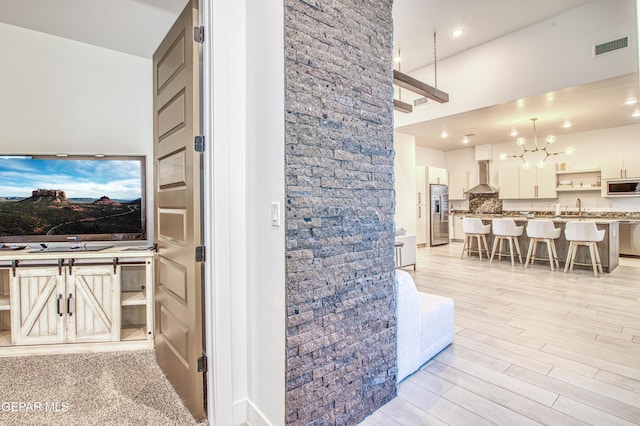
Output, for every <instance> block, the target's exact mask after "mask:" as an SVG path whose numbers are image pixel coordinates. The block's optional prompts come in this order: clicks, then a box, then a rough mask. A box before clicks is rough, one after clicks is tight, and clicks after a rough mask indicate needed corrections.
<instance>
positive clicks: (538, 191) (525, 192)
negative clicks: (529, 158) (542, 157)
mask: <svg viewBox="0 0 640 426" xmlns="http://www.w3.org/2000/svg"><path fill="white" fill-rule="evenodd" d="M519 174H520V198H556V197H557V195H558V194H557V192H556V171H555V170H554V169H553V168H552V167H545V168H543V169H539V168H536V167H534V168H531V169H529V170H526V169H523V168H520V169H519Z"/></svg>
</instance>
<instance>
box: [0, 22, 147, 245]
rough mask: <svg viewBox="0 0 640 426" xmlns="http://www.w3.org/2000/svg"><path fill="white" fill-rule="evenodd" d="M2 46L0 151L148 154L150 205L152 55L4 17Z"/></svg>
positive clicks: (14, 152)
mask: <svg viewBox="0 0 640 426" xmlns="http://www.w3.org/2000/svg"><path fill="white" fill-rule="evenodd" d="M0 52H2V54H0V94H1V95H0V154H56V153H66V154H91V155H92V154H113V155H115V154H119V155H145V156H147V212H152V211H153V190H152V189H153V186H152V181H153V164H152V153H153V127H152V126H153V115H152V103H153V99H152V97H151V93H152V92H151V85H152V73H151V67H152V64H151V60H150V59H145V58H140V57H137V56H133V55H129V54H125V53H120V52H116V51H113V50H109V49H104V48H101V47H96V46H91V45H89V44H85V43H80V42H77V41H73V40H68V39H64V38H61V37H55V36H51V35H48V34H45V33H41V32H37V31H32V30H28V29H24V28H20V27H15V26H12V25H7V24H4V23H0ZM147 229H148V238H149V240H150V241H151V240H153V214H148V215H147Z"/></svg>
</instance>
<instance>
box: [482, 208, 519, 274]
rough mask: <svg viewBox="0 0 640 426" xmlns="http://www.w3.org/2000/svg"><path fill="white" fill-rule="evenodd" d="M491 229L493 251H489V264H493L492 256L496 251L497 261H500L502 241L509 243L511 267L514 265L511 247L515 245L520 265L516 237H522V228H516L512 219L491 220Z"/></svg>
mask: <svg viewBox="0 0 640 426" xmlns="http://www.w3.org/2000/svg"><path fill="white" fill-rule="evenodd" d="M491 227H492V228H493V236H494V239H493V249H492V250H491V259H490V260H489V262H493V256H494V255H495V254H496V249H497V250H498V260H502V243H503V242H504V240H507V241H509V253H510V255H511V265H515V262H514V261H513V245H514V243H515V245H516V251H517V252H518V259H520V263H522V254H520V243H519V242H518V237H519V236H520V235H522V231H523V230H524V226H516V222H515V221H514V220H513V219H493V220H492V221H491Z"/></svg>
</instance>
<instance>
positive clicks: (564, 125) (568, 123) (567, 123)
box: [562, 120, 571, 129]
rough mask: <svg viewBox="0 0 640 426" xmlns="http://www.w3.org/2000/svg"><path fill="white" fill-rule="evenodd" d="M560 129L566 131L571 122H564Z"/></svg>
mask: <svg viewBox="0 0 640 426" xmlns="http://www.w3.org/2000/svg"><path fill="white" fill-rule="evenodd" d="M562 127H564V128H565V129H568V128H569V127H571V122H570V121H569V120H564V123H562Z"/></svg>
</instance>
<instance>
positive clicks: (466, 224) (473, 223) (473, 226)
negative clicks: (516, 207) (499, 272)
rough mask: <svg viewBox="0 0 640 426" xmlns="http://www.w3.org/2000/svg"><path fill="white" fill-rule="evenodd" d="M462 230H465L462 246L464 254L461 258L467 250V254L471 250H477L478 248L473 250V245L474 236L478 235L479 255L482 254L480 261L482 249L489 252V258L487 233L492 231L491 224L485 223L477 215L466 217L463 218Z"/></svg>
mask: <svg viewBox="0 0 640 426" xmlns="http://www.w3.org/2000/svg"><path fill="white" fill-rule="evenodd" d="M462 230H463V231H464V245H463V246H462V255H461V256H460V259H462V258H463V257H464V252H465V251H466V252H467V256H469V254H470V253H471V252H475V251H476V250H472V249H471V246H472V243H473V237H476V240H477V241H478V250H477V251H478V255H479V256H480V261H482V250H484V251H485V252H486V253H487V259H489V246H488V245H487V234H488V233H489V232H490V231H491V225H485V224H483V223H482V220H481V219H479V218H477V217H465V218H464V219H462ZM481 240H482V243H484V249H483V248H482V243H481Z"/></svg>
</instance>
